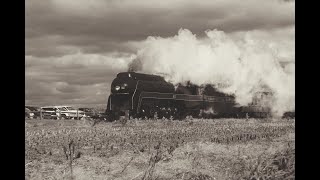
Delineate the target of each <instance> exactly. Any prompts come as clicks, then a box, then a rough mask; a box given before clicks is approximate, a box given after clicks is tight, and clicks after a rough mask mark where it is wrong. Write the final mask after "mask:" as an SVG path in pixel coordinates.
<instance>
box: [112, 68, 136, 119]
mask: <svg viewBox="0 0 320 180" xmlns="http://www.w3.org/2000/svg"><path fill="white" fill-rule="evenodd" d="M135 86H136V81H135V80H134V79H132V77H131V74H130V73H119V74H118V75H117V77H116V78H115V79H114V80H113V81H112V83H111V94H110V95H109V98H108V104H107V109H106V114H107V115H108V116H109V117H110V118H111V119H112V120H115V119H118V118H119V116H124V115H125V113H127V112H129V111H130V110H132V96H133V93H134V90H135Z"/></svg>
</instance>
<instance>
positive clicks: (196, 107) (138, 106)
mask: <svg viewBox="0 0 320 180" xmlns="http://www.w3.org/2000/svg"><path fill="white" fill-rule="evenodd" d="M242 111H243V109H242V110H241V108H240V106H239V105H238V104H237V103H236V102H235V97H234V96H233V95H227V94H225V93H221V92H219V91H217V89H216V88H215V87H214V86H212V85H205V86H196V85H193V84H191V83H187V85H181V84H178V85H177V86H174V85H173V84H172V83H170V82H167V81H165V79H164V78H163V77H161V76H158V75H150V74H142V73H136V72H122V73H118V74H117V77H116V78H115V79H114V80H113V82H112V84H111V94H110V96H109V98H108V103H107V109H106V114H107V115H108V116H109V117H110V119H111V120H116V119H118V118H119V117H120V116H124V115H127V116H128V117H137V118H144V117H147V118H153V117H155V116H157V117H158V118H163V117H165V118H170V117H172V118H174V119H183V118H185V117H186V116H188V115H192V116H193V117H210V118H212V117H237V116H239V113H241V112H242ZM243 112H244V111H243Z"/></svg>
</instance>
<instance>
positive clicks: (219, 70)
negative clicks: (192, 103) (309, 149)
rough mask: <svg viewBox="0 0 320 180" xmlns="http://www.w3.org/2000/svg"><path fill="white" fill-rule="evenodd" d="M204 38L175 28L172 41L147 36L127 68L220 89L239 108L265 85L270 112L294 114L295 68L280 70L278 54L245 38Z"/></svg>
mask: <svg viewBox="0 0 320 180" xmlns="http://www.w3.org/2000/svg"><path fill="white" fill-rule="evenodd" d="M205 33H206V37H204V38H197V37H196V35H194V34H192V32H190V31H189V30H187V29H180V30H179V32H178V35H176V36H174V37H168V38H162V37H148V38H147V39H146V40H145V42H144V45H143V47H142V48H141V49H140V50H139V51H138V52H137V56H136V59H135V60H133V61H132V63H131V64H130V65H129V69H130V70H134V71H139V72H144V73H151V74H166V78H167V79H169V80H170V81H171V82H172V83H174V84H176V83H183V82H186V81H190V82H192V83H194V84H197V85H202V84H208V83H209V84H215V85H221V84H222V85H223V86H220V87H218V88H219V90H221V91H222V92H225V93H228V94H235V95H236V101H237V102H238V103H239V104H241V105H247V104H248V103H250V102H251V101H252V97H253V94H254V93H255V92H257V91H260V90H261V88H263V87H265V86H267V87H268V88H270V89H271V90H272V91H273V93H274V96H275V101H274V103H272V107H271V108H272V110H273V112H274V113H276V114H282V113H283V112H285V111H292V110H294V108H295V89H294V86H295V84H294V83H295V78H294V77H295V74H294V64H292V63H291V64H288V65H287V66H286V67H282V66H281V64H280V62H279V59H280V58H281V57H279V54H280V53H281V52H280V53H279V51H278V50H277V49H275V48H274V47H273V46H271V45H270V43H266V42H263V41H258V40H256V39H254V38H252V37H250V34H246V35H244V36H243V37H242V38H241V39H240V40H237V41H236V40H234V39H232V38H231V37H230V36H229V35H227V34H225V33H224V32H223V31H218V30H208V31H206V32H205ZM292 46H294V44H293V45H292ZM293 63H294V61H293Z"/></svg>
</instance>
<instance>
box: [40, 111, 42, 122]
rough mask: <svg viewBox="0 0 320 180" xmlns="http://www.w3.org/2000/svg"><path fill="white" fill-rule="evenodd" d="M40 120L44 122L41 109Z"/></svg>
mask: <svg viewBox="0 0 320 180" xmlns="http://www.w3.org/2000/svg"><path fill="white" fill-rule="evenodd" d="M40 120H42V109H40Z"/></svg>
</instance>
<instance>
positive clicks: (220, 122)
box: [25, 119, 295, 180]
mask: <svg viewBox="0 0 320 180" xmlns="http://www.w3.org/2000/svg"><path fill="white" fill-rule="evenodd" d="M25 149H26V151H25V163H26V164H25V171H26V179H79V180H80V179H83V180H87V179H136V180H137V179H159V180H160V179H162V180H164V179H166V180H167V179H168V180H169V179H216V180H220V179H221V180H224V179H259V177H260V178H263V179H294V178H295V152H294V150H295V124H294V120H278V119H268V120H256V119H249V120H245V119H216V120H201V119H192V120H186V121H170V120H146V121H142V120H132V121H128V122H127V123H125V124H124V123H120V122H112V123H104V122H101V123H98V124H96V125H94V126H92V123H91V122H89V121H86V120H79V121H75V120H64V121H62V120H60V121H55V120H43V121H40V120H26V138H25Z"/></svg>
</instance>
